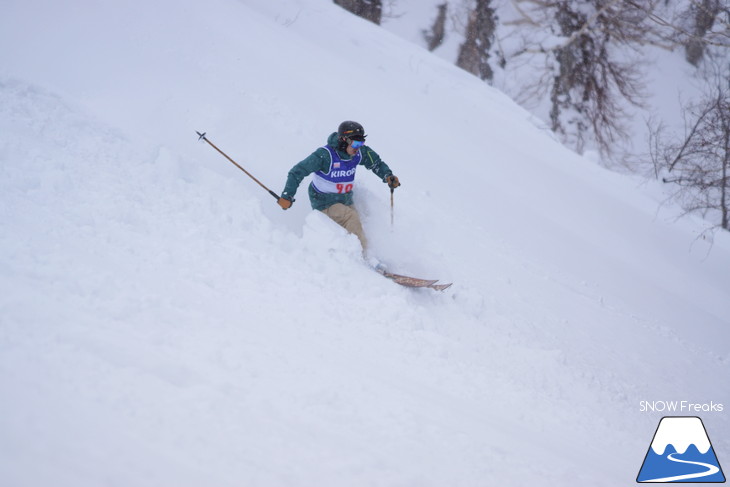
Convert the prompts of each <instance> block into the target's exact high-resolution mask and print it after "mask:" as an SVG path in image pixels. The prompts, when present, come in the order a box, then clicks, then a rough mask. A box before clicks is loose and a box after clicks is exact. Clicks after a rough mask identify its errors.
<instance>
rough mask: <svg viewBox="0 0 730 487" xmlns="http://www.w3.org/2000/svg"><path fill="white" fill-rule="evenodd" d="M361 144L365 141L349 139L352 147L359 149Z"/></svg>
mask: <svg viewBox="0 0 730 487" xmlns="http://www.w3.org/2000/svg"><path fill="white" fill-rule="evenodd" d="M363 145H365V141H364V140H352V139H350V147H352V148H353V149H359V148H360V147H362V146H363Z"/></svg>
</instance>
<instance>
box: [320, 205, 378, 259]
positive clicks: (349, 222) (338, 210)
mask: <svg viewBox="0 0 730 487" xmlns="http://www.w3.org/2000/svg"><path fill="white" fill-rule="evenodd" d="M322 213H324V214H325V215H327V216H328V217H330V218H332V219H333V220H334V221H335V222H337V223H338V224H339V225H341V226H342V227H344V229H345V230H347V231H348V232H350V233H354V234H355V236H356V237H357V238H359V239H360V244H361V245H362V250H363V252H365V250H367V245H368V241H367V239H366V238H365V232H363V230H362V223H361V222H360V215H358V214H357V210H355V208H353V207H352V206H347V205H343V204H342V203H335V204H334V205H332V206H330V207H327V208H325V209H324V210H322Z"/></svg>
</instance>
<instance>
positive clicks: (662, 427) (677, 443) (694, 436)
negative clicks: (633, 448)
mask: <svg viewBox="0 0 730 487" xmlns="http://www.w3.org/2000/svg"><path fill="white" fill-rule="evenodd" d="M669 445H672V446H674V448H675V450H676V451H677V452H679V453H684V452H685V451H687V448H689V446H690V445H694V446H696V447H697V449H698V450H699V452H700V453H703V454H704V453H707V450H709V449H710V446H711V444H710V439H709V438H708V437H707V432H705V428H704V427H703V426H702V421H701V420H700V419H699V418H691V417H690V418H685V417H668V418H664V419H662V421H661V423H659V427H658V428H657V431H656V434H655V435H654V439H653V440H652V442H651V448H652V450H654V453H656V454H657V455H663V454H664V450H665V449H666V448H667V446H669Z"/></svg>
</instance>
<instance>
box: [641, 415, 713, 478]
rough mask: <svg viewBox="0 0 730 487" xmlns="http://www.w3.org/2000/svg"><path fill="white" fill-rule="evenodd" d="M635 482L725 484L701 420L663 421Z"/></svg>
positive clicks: (668, 419) (660, 422)
mask: <svg viewBox="0 0 730 487" xmlns="http://www.w3.org/2000/svg"><path fill="white" fill-rule="evenodd" d="M636 481H637V482H638V483H644V482H652V483H662V482H679V483H682V482H707V483H722V482H725V475H724V474H723V472H722V467H720V462H718V461H717V456H716V455H715V450H714V448H712V443H710V437H709V436H707V430H705V425H704V424H703V423H702V420H701V419H700V418H698V417H696V416H665V417H663V418H662V419H661V421H659V426H658V427H657V430H656V433H654V438H653V439H652V441H651V445H649V450H648V451H647V452H646V457H645V458H644V463H643V464H642V465H641V470H639V475H638V476H637V477H636Z"/></svg>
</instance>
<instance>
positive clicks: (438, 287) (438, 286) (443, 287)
mask: <svg viewBox="0 0 730 487" xmlns="http://www.w3.org/2000/svg"><path fill="white" fill-rule="evenodd" d="M453 284H454V283H453V282H450V283H448V284H431V285H430V286H429V287H430V288H431V289H435V290H436V291H445V290H446V289H448V288H450V287H451V286H452V285H453Z"/></svg>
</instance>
